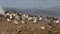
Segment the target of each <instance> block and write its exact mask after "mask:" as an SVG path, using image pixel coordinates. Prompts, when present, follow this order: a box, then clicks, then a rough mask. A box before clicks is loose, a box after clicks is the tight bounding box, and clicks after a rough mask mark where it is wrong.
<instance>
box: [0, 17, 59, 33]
mask: <svg viewBox="0 0 60 34" xmlns="http://www.w3.org/2000/svg"><path fill="white" fill-rule="evenodd" d="M1 19H2V20H1ZM18 22H19V23H18V24H15V23H14V22H13V21H11V22H7V21H6V19H5V18H3V17H0V34H60V24H58V25H57V24H55V25H54V26H56V27H55V28H49V27H48V23H46V22H43V21H38V23H35V24H34V23H33V22H32V21H26V23H25V24H23V23H21V20H18ZM42 25H43V26H45V27H46V29H45V30H42V29H41V26H42Z"/></svg>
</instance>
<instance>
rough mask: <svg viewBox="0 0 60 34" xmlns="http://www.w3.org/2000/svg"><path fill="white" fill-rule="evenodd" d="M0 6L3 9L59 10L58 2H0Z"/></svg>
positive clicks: (36, 0) (29, 0)
mask: <svg viewBox="0 0 60 34" xmlns="http://www.w3.org/2000/svg"><path fill="white" fill-rule="evenodd" d="M0 5H2V6H4V7H16V8H41V9H48V8H52V7H58V8H60V0H0Z"/></svg>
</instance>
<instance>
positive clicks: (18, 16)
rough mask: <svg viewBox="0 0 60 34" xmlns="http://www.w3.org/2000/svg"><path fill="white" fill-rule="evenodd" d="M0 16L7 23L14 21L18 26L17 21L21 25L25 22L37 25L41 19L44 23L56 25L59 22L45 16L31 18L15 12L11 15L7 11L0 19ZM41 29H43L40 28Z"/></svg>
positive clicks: (59, 21)
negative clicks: (19, 21)
mask: <svg viewBox="0 0 60 34" xmlns="http://www.w3.org/2000/svg"><path fill="white" fill-rule="evenodd" d="M1 16H3V17H4V18H6V20H7V21H8V22H11V21H12V20H14V23H15V24H18V21H17V20H21V22H22V23H26V22H25V20H27V21H33V23H37V22H38V21H43V19H44V20H45V21H46V22H53V23H56V24H57V23H60V20H59V19H58V18H55V17H48V16H46V17H45V18H43V17H42V16H36V15H34V16H32V15H30V14H21V13H17V12H16V11H14V12H13V13H9V11H5V12H4V14H3V15H0V17H1ZM42 29H45V28H44V27H43V26H42Z"/></svg>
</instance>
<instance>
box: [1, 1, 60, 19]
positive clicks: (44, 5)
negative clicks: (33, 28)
mask: <svg viewBox="0 0 60 34" xmlns="http://www.w3.org/2000/svg"><path fill="white" fill-rule="evenodd" d="M0 5H1V6H2V7H3V9H4V10H9V11H10V12H13V11H17V13H23V14H24V13H25V14H31V15H37V16H40V15H42V16H43V17H45V16H54V17H56V18H59V19H60V0H0Z"/></svg>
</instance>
